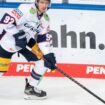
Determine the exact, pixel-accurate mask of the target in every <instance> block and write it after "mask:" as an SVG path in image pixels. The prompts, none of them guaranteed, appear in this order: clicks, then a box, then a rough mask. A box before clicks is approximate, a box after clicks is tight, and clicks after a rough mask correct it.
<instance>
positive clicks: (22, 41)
mask: <svg viewBox="0 0 105 105" xmlns="http://www.w3.org/2000/svg"><path fill="white" fill-rule="evenodd" d="M13 37H14V38H15V44H16V46H18V47H20V48H22V49H24V48H25V47H26V44H27V39H26V36H25V32H24V31H23V30H21V31H19V32H18V33H16V34H14V35H13Z"/></svg>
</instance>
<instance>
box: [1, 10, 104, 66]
mask: <svg viewBox="0 0 105 105" xmlns="http://www.w3.org/2000/svg"><path fill="white" fill-rule="evenodd" d="M3 10H4V9H2V11H3ZM4 11H7V9H5V10H4ZM0 13H1V11H0ZM48 14H49V16H50V20H51V34H52V35H53V46H54V48H53V50H54V52H55V54H56V57H57V61H58V62H59V63H80V64H104V62H105V59H104V57H105V35H104V34H105V29H104V27H105V12H104V11H88V10H85V11H83V10H59V9H51V10H49V11H48ZM14 59H15V58H14V57H13V60H14ZM16 59H17V58H16ZM16 59H15V60H16ZM22 60H23V59H22Z"/></svg>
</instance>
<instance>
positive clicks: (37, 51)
mask: <svg viewBox="0 0 105 105" xmlns="http://www.w3.org/2000/svg"><path fill="white" fill-rule="evenodd" d="M32 52H33V53H34V54H35V55H36V56H37V58H38V59H42V58H43V53H42V51H41V50H40V48H39V46H38V44H37V43H35V45H34V46H33V47H32Z"/></svg>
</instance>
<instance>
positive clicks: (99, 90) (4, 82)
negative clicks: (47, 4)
mask: <svg viewBox="0 0 105 105" xmlns="http://www.w3.org/2000/svg"><path fill="white" fill-rule="evenodd" d="M75 79H76V80H77V81H79V82H80V83H81V84H83V85H84V86H86V87H87V88H88V89H90V90H91V91H92V92H94V93H95V94H96V95H98V96H100V97H101V98H103V99H105V79H83V78H81V79H80V78H75ZM24 85H25V77H14V76H8V77H5V76H4V77H3V76H1V77H0V105H104V104H103V103H102V102H101V101H99V100H98V99H96V98H95V97H93V96H92V95H90V94H89V93H88V92H86V91H85V90H83V89H82V88H81V87H79V86H78V85H76V84H75V83H74V82H72V81H70V80H69V79H68V78H65V77H62V78H61V77H58V78H57V77H56V78H55V77H44V79H43V80H42V81H41V83H40V85H39V88H41V89H43V90H46V91H47V94H48V98H47V99H46V100H24V98H23V97H24Z"/></svg>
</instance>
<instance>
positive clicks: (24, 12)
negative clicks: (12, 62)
mask: <svg viewBox="0 0 105 105" xmlns="http://www.w3.org/2000/svg"><path fill="white" fill-rule="evenodd" d="M0 23H1V24H0V25H1V26H3V25H4V27H3V31H5V32H6V33H5V35H4V36H3V37H2V38H1V40H0V45H1V46H2V48H4V49H5V50H7V51H8V52H16V51H19V50H21V48H20V47H18V46H16V45H15V39H14V37H13V35H14V34H15V33H17V32H19V30H24V31H25V36H26V38H27V42H28V41H29V40H30V38H35V35H36V34H38V35H40V36H42V35H46V36H48V35H47V33H48V32H49V17H48V15H47V14H46V13H43V16H42V17H41V18H40V17H39V16H38V14H37V8H36V7H35V4H21V5H20V6H19V7H18V8H16V9H13V10H11V11H10V12H8V13H5V14H4V15H3V17H2V19H1V20H0ZM40 36H39V40H40ZM41 38H42V39H41V40H42V41H41V43H39V46H40V47H41V49H42V51H43V53H44V54H47V53H49V51H50V49H49V47H50V45H49V43H48V42H47V41H46V40H47V38H44V39H43V37H41ZM39 42H40V41H39Z"/></svg>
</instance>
